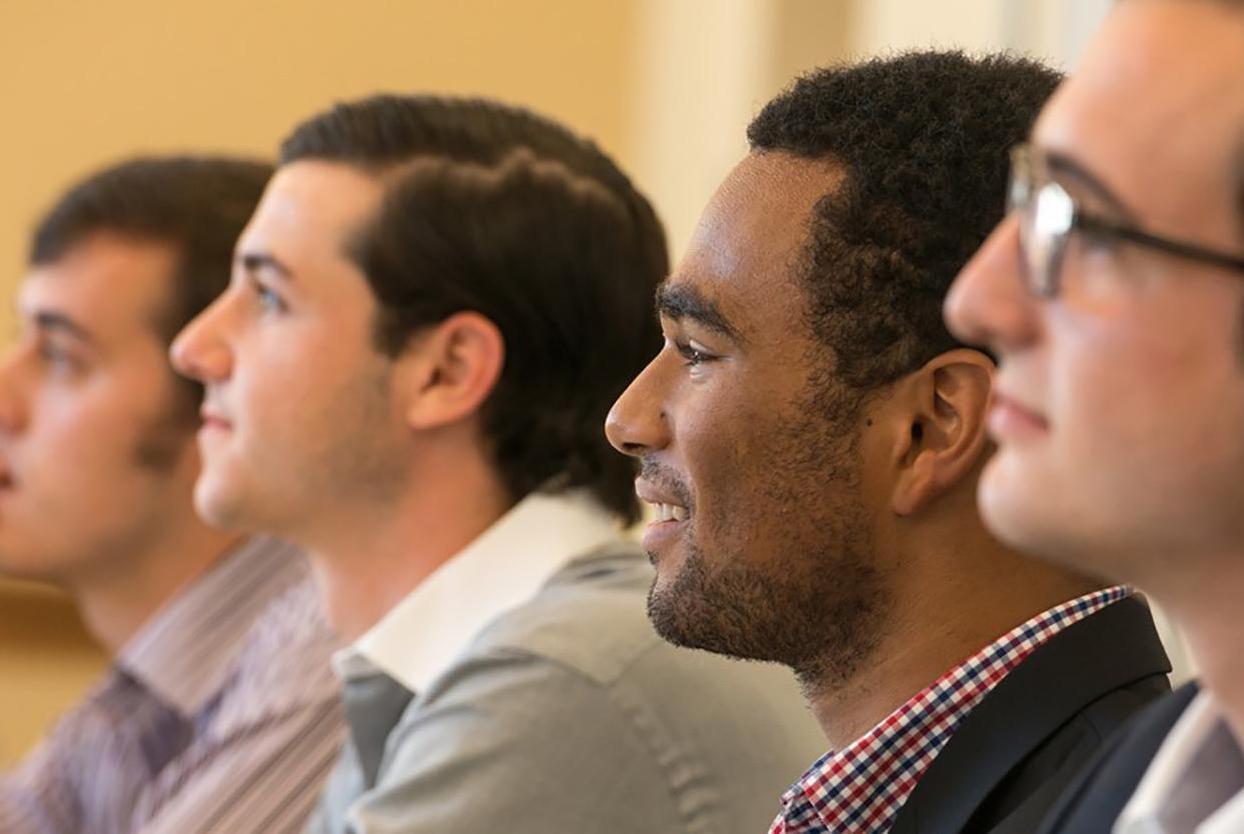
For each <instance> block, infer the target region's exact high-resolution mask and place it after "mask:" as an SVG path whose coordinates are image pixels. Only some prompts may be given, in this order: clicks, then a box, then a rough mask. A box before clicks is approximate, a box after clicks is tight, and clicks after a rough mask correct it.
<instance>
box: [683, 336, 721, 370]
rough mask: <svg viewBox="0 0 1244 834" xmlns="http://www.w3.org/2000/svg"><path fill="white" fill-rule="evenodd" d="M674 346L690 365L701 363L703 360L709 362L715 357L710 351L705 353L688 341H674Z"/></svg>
mask: <svg viewBox="0 0 1244 834" xmlns="http://www.w3.org/2000/svg"><path fill="white" fill-rule="evenodd" d="M674 347H675V348H677V350H678V353H679V354H680V355H681V356H682V358H683V360H684V361H685V363H686V364H687V365H688V366H691V367H694V366H696V365H702V364H704V363H705V362H711V361H712V360H713V359H715V358H716V357H714V356H713V355H712V354H710V353H705V352H704V351H702V350H700V349H698V348H696V347H693V346H692V345H691V343H690V342H675V343H674Z"/></svg>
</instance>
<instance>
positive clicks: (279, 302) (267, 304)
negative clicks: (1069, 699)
mask: <svg viewBox="0 0 1244 834" xmlns="http://www.w3.org/2000/svg"><path fill="white" fill-rule="evenodd" d="M251 287H252V288H253V289H254V291H255V296H256V297H257V298H258V299H259V306H261V307H263V309H264V311H265V312H268V313H284V312H285V311H286V310H288V309H289V307H288V306H287V305H286V304H285V299H283V298H281V296H280V295H278V294H277V292H276V291H275V290H273V289H272V288H271V287H269V286H268V285H267V284H264V283H263V282H261V281H253V282H251Z"/></svg>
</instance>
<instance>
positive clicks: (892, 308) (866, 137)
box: [747, 52, 1061, 391]
mask: <svg viewBox="0 0 1244 834" xmlns="http://www.w3.org/2000/svg"><path fill="white" fill-rule="evenodd" d="M1060 80H1061V76H1060V75H1059V73H1057V72H1055V71H1054V70H1052V69H1049V68H1048V67H1045V66H1043V65H1041V64H1039V63H1037V62H1035V61H1031V60H1027V59H1024V58H1020V57H1016V56H1011V55H991V56H988V57H981V58H973V57H968V56H967V55H964V54H963V53H962V52H909V53H904V54H899V55H896V56H893V57H886V58H877V59H873V60H869V61H866V62H864V63H860V64H855V65H846V66H834V67H829V68H826V69H820V70H817V71H814V72H812V73H809V74H807V75H805V76H803V77H801V78H799V79H798V80H797V81H795V83H794V84H793V85H792V86H790V87H789V88H788V89H787V90H786V91H784V92H783V93H782V94H781V95H779V96H778V97H777V98H775V99H774V100H773V101H771V102H769V103H768V104H767V105H766V106H765V107H764V109H763V110H762V111H761V113H760V114H759V115H758V116H757V117H756V118H755V120H754V121H752V123H751V125H750V126H749V127H748V130H747V138H748V141H749V142H750V144H751V147H752V150H753V151H754V152H769V151H774V152H782V153H788V154H792V155H795V156H797V157H802V158H808V159H823V160H828V161H830V162H832V163H834V164H836V165H837V166H840V168H841V171H842V173H843V176H844V178H843V180H842V181H841V183H840V184H839V185H837V186H836V187H834V188H833V189H832V190H830V191H829V192H828V193H827V194H826V195H825V196H824V197H823V198H822V199H821V200H820V201H819V202H818V204H817V206H816V211H815V217H814V219H813V222H812V225H811V229H810V232H809V237H808V242H807V246H806V251H805V252H804V256H803V258H802V260H801V263H800V266H799V270H800V273H801V274H800V276H799V277H800V279H801V284H802V287H803V289H804V291H805V295H806V299H807V302H808V304H807V313H808V318H809V323H810V325H811V328H812V331H813V333H814V334H815V335H816V337H817V338H818V339H819V340H820V341H822V342H823V343H824V344H825V345H826V346H828V347H829V348H830V351H831V353H832V355H833V359H834V377H835V378H836V379H837V380H838V381H840V382H841V383H842V384H843V385H845V386H847V387H848V388H851V389H854V390H856V391H871V390H875V389H877V388H880V387H882V386H885V385H887V384H889V383H891V382H893V381H895V380H897V379H899V378H900V377H902V376H904V375H905V374H907V373H910V372H911V371H914V370H916V369H917V368H919V367H920V366H921V365H923V364H924V363H926V362H928V361H929V360H930V359H932V358H933V357H934V356H937V355H938V354H939V353H942V352H945V351H947V350H950V349H952V348H955V347H959V346H961V345H960V343H959V342H957V341H956V340H955V339H954V337H952V336H951V335H950V333H949V332H948V331H947V329H946V325H945V324H944V323H943V321H942V302H943V300H944V298H945V295H946V291H947V289H948V288H949V286H950V283H951V281H953V280H954V277H955V275H956V274H957V273H958V272H959V270H960V269H961V268H962V267H963V266H964V264H965V263H966V262H967V260H968V258H969V257H971V255H972V253H973V252H974V251H975V250H976V249H977V248H978V247H979V246H980V245H981V243H982V242H983V241H984V239H985V237H986V236H987V235H988V234H989V232H990V231H991V230H992V229H993V227H994V226H995V225H996V224H997V223H998V222H999V221H1000V220H1001V219H1002V216H1003V212H1004V204H1005V195H1006V180H1007V170H1008V157H1007V151H1008V149H1009V148H1010V147H1011V146H1012V145H1014V144H1016V143H1018V142H1022V141H1024V139H1025V138H1026V137H1027V136H1028V133H1029V131H1030V129H1031V127H1032V124H1033V122H1034V121H1035V119H1036V116H1037V114H1038V112H1039V111H1040V109H1041V107H1042V105H1043V104H1044V102H1045V101H1046V99H1047V98H1048V97H1049V96H1050V94H1051V93H1052V92H1053V91H1054V88H1055V87H1056V86H1057V85H1058V84H1059V82H1060Z"/></svg>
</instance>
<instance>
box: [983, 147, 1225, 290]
mask: <svg viewBox="0 0 1244 834" xmlns="http://www.w3.org/2000/svg"><path fill="white" fill-rule="evenodd" d="M1007 208H1008V210H1009V211H1012V212H1015V213H1016V214H1017V215H1018V217H1019V242H1020V250H1021V251H1022V253H1023V258H1024V271H1025V273H1026V274H1025V275H1024V281H1025V283H1026V284H1027V286H1028V289H1029V290H1030V291H1031V292H1033V293H1034V294H1036V295H1039V296H1042V297H1043V298H1053V297H1054V296H1056V295H1058V292H1059V289H1060V284H1061V281H1060V275H1061V272H1062V260H1063V255H1064V253H1065V252H1066V249H1067V239H1068V238H1069V237H1070V236H1071V233H1072V232H1073V231H1079V232H1082V233H1085V234H1089V235H1096V236H1099V237H1106V238H1114V239H1117V240H1125V241H1127V242H1129V243H1134V244H1137V245H1139V246H1144V247H1147V248H1149V249H1155V250H1157V251H1160V252H1165V253H1167V254H1170V255H1175V256H1177V257H1180V258H1187V259H1189V260H1193V261H1199V262H1200V263H1205V264H1211V265H1213V266H1218V267H1224V268H1226V269H1230V270H1234V271H1237V272H1241V273H1244V255H1234V254H1230V253H1227V252H1221V251H1218V250H1215V249H1210V248H1208V247H1205V246H1200V245H1198V244H1195V243H1189V242H1187V241H1182V240H1172V239H1171V238H1168V237H1162V236H1160V235H1155V234H1150V233H1149V232H1146V231H1144V230H1143V229H1139V228H1136V227H1135V226H1130V225H1128V224H1126V223H1120V222H1118V221H1115V220H1110V219H1108V218H1105V217H1101V216H1099V215H1096V214H1093V213H1092V212H1089V211H1085V210H1084V209H1083V208H1082V207H1081V206H1080V204H1079V203H1077V202H1076V200H1075V198H1074V197H1072V196H1071V195H1070V194H1068V193H1067V190H1066V189H1065V188H1063V187H1062V186H1061V185H1060V184H1058V183H1057V182H1055V181H1054V180H1053V179H1051V178H1050V175H1049V169H1048V166H1047V165H1046V163H1045V160H1044V159H1043V158H1042V157H1041V156H1040V155H1039V154H1038V153H1036V152H1035V151H1033V150H1032V148H1031V146H1029V145H1026V144H1024V145H1016V146H1015V147H1014V148H1012V149H1011V182H1010V187H1009V190H1008V193H1007Z"/></svg>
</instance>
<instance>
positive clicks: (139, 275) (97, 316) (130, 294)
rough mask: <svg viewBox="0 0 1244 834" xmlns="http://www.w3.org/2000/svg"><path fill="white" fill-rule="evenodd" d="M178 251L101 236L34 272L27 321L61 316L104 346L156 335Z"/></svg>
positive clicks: (23, 309) (21, 297)
mask: <svg viewBox="0 0 1244 834" xmlns="http://www.w3.org/2000/svg"><path fill="white" fill-rule="evenodd" d="M176 266H177V254H176V252H175V250H174V249H173V247H172V246H170V245H167V244H163V243H152V242H145V241H137V240H132V239H127V238H123V237H120V236H117V235H113V234H109V233H99V234H95V235H92V236H91V237H88V238H87V239H85V240H83V241H81V242H80V243H77V244H75V245H74V246H72V247H71V248H70V249H69V250H68V251H67V252H66V253H65V254H64V255H63V256H62V257H60V258H59V259H57V260H56V261H54V262H52V263H50V264H43V265H40V266H36V267H34V268H32V269H31V270H30V272H29V273H28V274H27V275H26V278H25V280H24V281H23V282H22V285H21V289H20V290H19V292H18V299H17V305H18V310H19V313H20V314H21V316H22V318H24V319H27V320H28V319H30V318H32V317H34V316H36V315H38V314H39V313H49V312H51V313H57V314H59V315H63V316H66V317H68V318H70V319H72V320H73V321H74V322H75V323H76V324H78V325H79V326H81V327H83V328H85V329H86V330H88V331H89V332H90V333H91V335H92V337H93V338H94V339H95V340H96V341H99V342H103V343H109V342H112V343H115V342H121V341H125V340H128V339H133V338H135V337H148V336H154V335H155V330H156V327H155V326H156V322H157V321H158V317H159V315H160V314H161V313H162V312H163V310H164V306H165V305H166V304H167V303H168V301H169V298H170V295H171V292H172V286H171V284H172V280H173V271H174V270H175V269H176Z"/></svg>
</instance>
